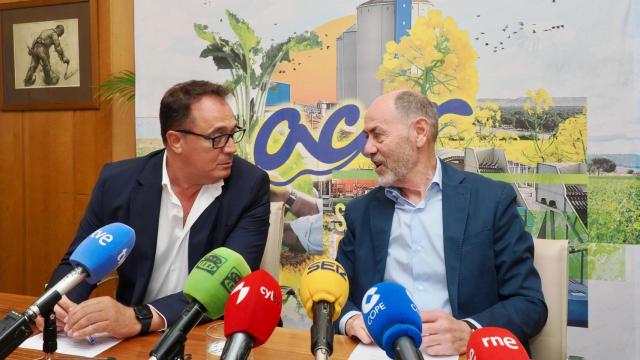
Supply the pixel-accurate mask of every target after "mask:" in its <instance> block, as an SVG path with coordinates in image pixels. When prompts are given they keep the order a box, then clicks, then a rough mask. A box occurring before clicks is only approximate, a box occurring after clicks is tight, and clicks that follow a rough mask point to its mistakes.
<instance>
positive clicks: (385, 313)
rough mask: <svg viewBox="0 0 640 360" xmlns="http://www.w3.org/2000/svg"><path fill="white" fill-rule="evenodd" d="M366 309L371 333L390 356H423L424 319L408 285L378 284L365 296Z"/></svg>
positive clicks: (398, 358) (397, 358) (363, 308)
mask: <svg viewBox="0 0 640 360" xmlns="http://www.w3.org/2000/svg"><path fill="white" fill-rule="evenodd" d="M362 312H363V317H364V323H365V326H366V327H367V330H368V331H369V334H371V337H373V340H374V341H375V342H376V344H378V346H380V347H381V348H382V349H384V351H385V352H386V353H387V356H388V357H390V358H392V359H396V360H401V359H402V360H410V359H412V360H416V359H423V357H422V353H421V352H420V350H419V349H420V344H422V319H421V318H420V313H419V311H418V307H417V306H416V304H415V303H414V302H413V300H412V299H411V296H410V295H409V293H408V292H407V289H405V288H404V287H403V286H401V285H399V284H396V283H392V282H382V283H379V284H377V285H374V286H373V287H371V288H370V289H369V290H367V292H366V293H365V294H364V297H363V298H362Z"/></svg>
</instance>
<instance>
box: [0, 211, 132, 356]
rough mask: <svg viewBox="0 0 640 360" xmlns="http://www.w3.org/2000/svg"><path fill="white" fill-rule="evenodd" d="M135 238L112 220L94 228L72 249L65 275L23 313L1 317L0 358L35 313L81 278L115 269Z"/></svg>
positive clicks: (25, 333) (22, 336) (93, 279)
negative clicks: (67, 271)
mask: <svg viewBox="0 0 640 360" xmlns="http://www.w3.org/2000/svg"><path fill="white" fill-rule="evenodd" d="M135 241H136V235H135V232H134V231H133V229H132V228H130V227H129V226H127V225H125V224H121V223H113V224H109V225H106V226H103V227H102V228H100V229H98V230H96V231H94V232H93V233H92V234H91V235H89V236H88V237H87V238H86V239H84V240H83V241H82V242H81V243H80V244H79V245H78V247H77V248H76V249H75V251H74V252H73V254H71V257H70V258H69V262H71V264H72V265H73V266H74V269H73V270H71V271H70V272H69V273H68V274H67V275H65V277H63V278H62V279H60V281H58V283H56V284H55V285H54V286H52V287H51V288H49V290H47V291H46V292H45V293H44V295H42V296H41V297H40V298H38V299H37V300H36V301H35V302H34V303H33V304H32V305H31V306H29V308H28V309H27V310H26V311H25V312H23V313H22V314H18V313H16V312H14V311H12V312H10V313H9V314H7V316H5V318H4V319H2V320H0V359H4V358H5V357H7V356H9V354H11V352H13V350H15V349H16V348H17V347H18V346H20V344H22V342H23V341H25V340H26V339H27V338H29V336H31V334H32V333H33V331H32V330H31V324H35V321H36V318H37V317H38V315H45V314H47V313H49V312H50V311H53V307H54V306H55V305H56V304H57V303H58V301H60V299H62V295H64V294H66V293H67V292H69V291H71V290H72V289H73V288H74V287H76V286H77V285H78V284H80V283H81V282H82V281H83V280H85V279H86V281H87V282H88V283H90V284H95V283H97V282H98V281H100V280H101V279H102V278H103V277H105V276H106V275H108V274H109V273H110V272H112V271H113V270H115V269H116V268H117V267H118V266H120V264H122V262H124V260H125V259H126V257H127V256H128V255H129V253H131V249H132V248H133V245H134V244H135Z"/></svg>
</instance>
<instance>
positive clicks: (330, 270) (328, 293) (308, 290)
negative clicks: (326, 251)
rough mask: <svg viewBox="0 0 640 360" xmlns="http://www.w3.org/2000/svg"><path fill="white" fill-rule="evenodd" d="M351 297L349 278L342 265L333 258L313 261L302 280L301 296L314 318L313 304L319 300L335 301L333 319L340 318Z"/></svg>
mask: <svg viewBox="0 0 640 360" xmlns="http://www.w3.org/2000/svg"><path fill="white" fill-rule="evenodd" d="M348 297H349V279H348V278H347V272H346V271H344V268H343V267H342V265H340V264H339V263H338V262H337V261H335V260H331V259H328V258H326V259H321V260H318V261H315V262H313V263H311V264H310V265H309V266H308V267H307V268H306V269H305V271H304V273H303V274H302V278H301V280H300V298H301V300H302V304H303V305H304V307H305V309H306V310H307V315H308V316H309V318H311V319H313V304H314V303H316V302H318V301H327V302H329V303H333V306H334V311H333V319H332V320H333V321H335V320H336V319H338V316H340V313H341V312H342V307H343V306H344V304H345V303H346V302H347V298H348Z"/></svg>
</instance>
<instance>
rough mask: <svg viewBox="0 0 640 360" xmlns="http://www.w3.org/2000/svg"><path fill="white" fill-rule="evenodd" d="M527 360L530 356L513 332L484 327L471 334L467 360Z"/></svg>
mask: <svg viewBox="0 0 640 360" xmlns="http://www.w3.org/2000/svg"><path fill="white" fill-rule="evenodd" d="M489 359H490V360H527V359H529V355H527V351H526V350H525V348H524V346H522V344H521V343H520V341H519V340H518V338H517V337H516V336H515V335H513V333H511V331H509V330H507V329H503V328H497V327H483V328H480V329H478V330H476V331H474V332H472V333H471V336H470V337H469V342H468V343H467V360H489Z"/></svg>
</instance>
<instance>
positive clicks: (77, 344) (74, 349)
mask: <svg viewBox="0 0 640 360" xmlns="http://www.w3.org/2000/svg"><path fill="white" fill-rule="evenodd" d="M93 338H94V339H95V343H94V344H89V341H87V339H80V340H78V339H73V338H70V337H67V336H65V335H64V333H59V334H58V350H57V351H56V353H57V354H67V355H76V356H84V357H89V358H92V357H96V355H98V354H100V353H102V352H104V351H107V349H109V348H110V347H112V346H114V345H116V344H117V343H119V342H120V341H122V340H121V339H116V338H113V337H111V336H109V335H106V334H97V335H94V336H93ZM20 347H21V348H23V349H32V350H40V351H42V333H39V334H37V335H34V336H32V337H30V338H29V339H27V341H25V342H23V343H22V345H20Z"/></svg>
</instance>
